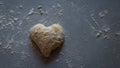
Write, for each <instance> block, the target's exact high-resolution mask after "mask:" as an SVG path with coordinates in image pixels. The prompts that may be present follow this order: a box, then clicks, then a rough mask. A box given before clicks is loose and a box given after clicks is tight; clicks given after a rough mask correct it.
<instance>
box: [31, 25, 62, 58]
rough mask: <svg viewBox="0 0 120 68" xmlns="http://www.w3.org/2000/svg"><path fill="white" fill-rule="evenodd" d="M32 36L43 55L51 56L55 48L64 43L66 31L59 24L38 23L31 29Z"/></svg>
mask: <svg viewBox="0 0 120 68" xmlns="http://www.w3.org/2000/svg"><path fill="white" fill-rule="evenodd" d="M30 37H31V40H32V41H33V42H34V43H35V44H36V45H37V46H38V47H39V49H40V51H41V53H42V55H43V56H44V57H49V56H50V54H51V52H52V51H53V50H55V49H56V48H58V47H60V46H61V45H62V44H63V42H64V31H63V28H62V26H61V25H59V24H53V25H51V26H48V27H47V26H44V25H43V24H37V25H34V26H33V27H32V28H31V29H30Z"/></svg>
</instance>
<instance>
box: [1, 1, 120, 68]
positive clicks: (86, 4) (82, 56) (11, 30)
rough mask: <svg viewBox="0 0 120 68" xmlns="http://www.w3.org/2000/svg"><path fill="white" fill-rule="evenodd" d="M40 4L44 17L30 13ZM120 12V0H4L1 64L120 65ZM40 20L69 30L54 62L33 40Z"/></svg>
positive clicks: (24, 67)
mask: <svg viewBox="0 0 120 68" xmlns="http://www.w3.org/2000/svg"><path fill="white" fill-rule="evenodd" d="M39 5H42V6H43V8H42V9H43V11H44V12H45V13H43V15H40V14H37V13H34V14H33V15H30V16H27V14H28V12H30V10H31V9H32V8H34V10H33V11H34V12H38V9H37V7H38V6H39ZM119 12H120V1H119V0H89V1H88V0H0V68H120V64H119V63H120V13H119ZM37 23H43V24H45V25H50V24H53V23H59V24H61V25H62V26H63V28H64V30H65V43H64V45H63V47H62V49H61V50H60V52H59V53H58V54H57V55H55V56H53V58H51V59H50V60H49V62H46V61H45V60H43V59H42V58H41V56H40V52H39V50H37V49H36V47H34V46H33V45H32V44H31V42H30V39H29V29H30V27H32V26H33V25H35V24H37ZM100 31H101V32H100Z"/></svg>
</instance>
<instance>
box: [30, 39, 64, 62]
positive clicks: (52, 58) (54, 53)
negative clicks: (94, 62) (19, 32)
mask: <svg viewBox="0 0 120 68" xmlns="http://www.w3.org/2000/svg"><path fill="white" fill-rule="evenodd" d="M30 42H31V45H32V46H33V47H34V48H35V49H36V52H39V56H40V59H41V60H42V61H43V63H44V64H49V63H51V62H53V61H55V60H56V59H57V58H58V57H59V55H60V51H61V50H62V47H63V44H64V42H63V43H62V44H61V46H60V47H58V48H57V49H55V50H53V51H52V53H51V55H50V57H48V58H46V57H44V56H43V55H42V54H41V52H40V49H39V48H38V46H37V45H36V44H35V43H34V42H33V41H32V40H31V38H30Z"/></svg>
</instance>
